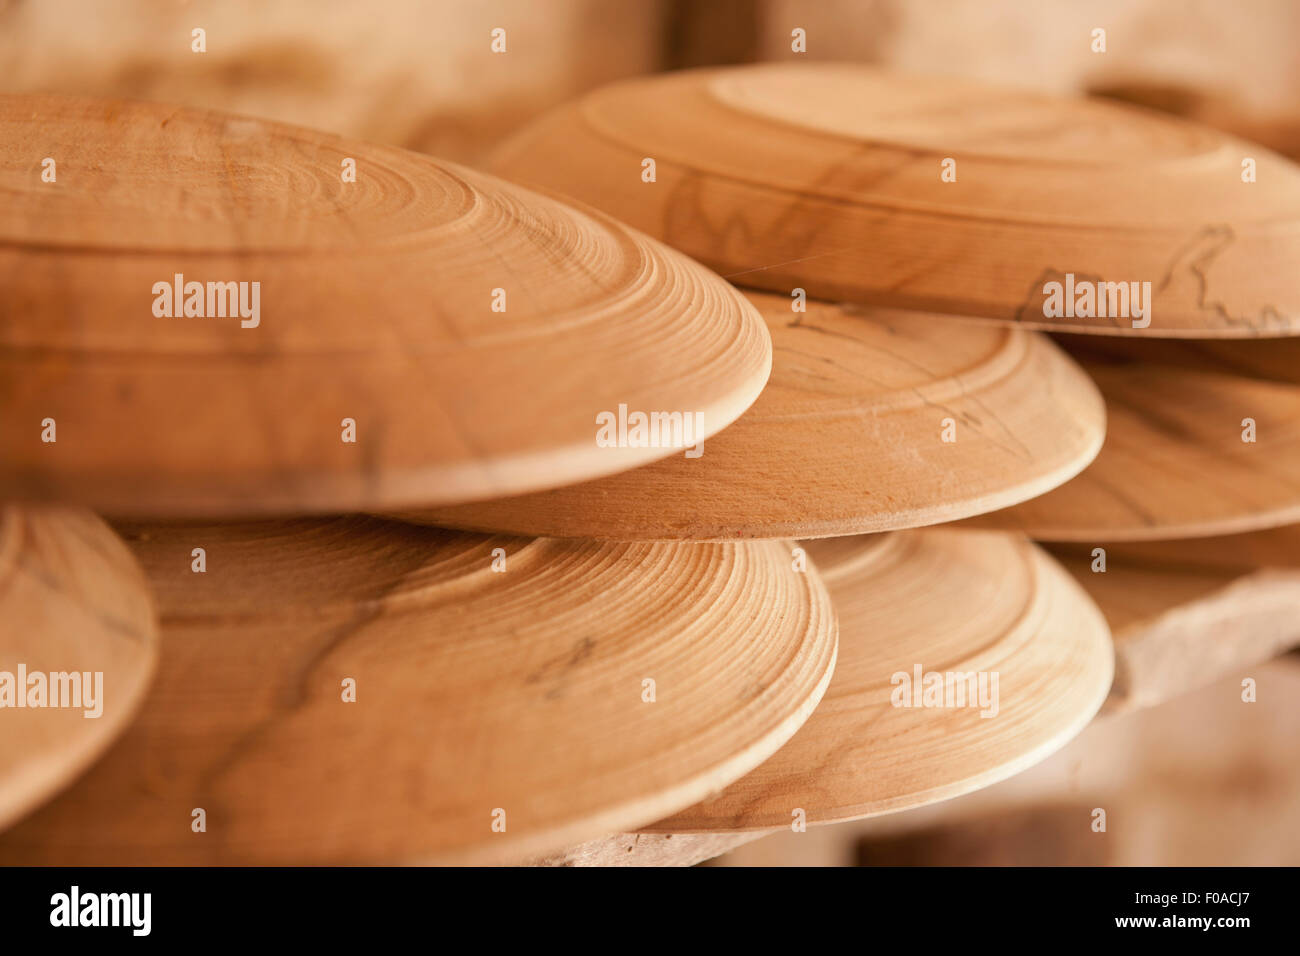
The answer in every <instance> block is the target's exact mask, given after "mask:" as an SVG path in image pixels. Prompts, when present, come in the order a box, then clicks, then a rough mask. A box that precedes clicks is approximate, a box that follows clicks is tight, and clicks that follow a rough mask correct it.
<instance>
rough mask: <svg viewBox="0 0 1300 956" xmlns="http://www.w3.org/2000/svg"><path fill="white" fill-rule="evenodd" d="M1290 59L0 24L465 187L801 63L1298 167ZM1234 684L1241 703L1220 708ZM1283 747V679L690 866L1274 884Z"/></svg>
mask: <svg viewBox="0 0 1300 956" xmlns="http://www.w3.org/2000/svg"><path fill="white" fill-rule="evenodd" d="M498 27H500V28H504V29H505V31H506V53H505V55H501V54H495V53H493V52H492V51H491V48H490V43H491V31H492V30H493V29H494V28H498ZM1098 27H1100V28H1102V29H1104V30H1105V31H1106V51H1105V52H1104V53H1095V52H1093V49H1092V45H1093V42H1092V31H1093V30H1094V29H1095V28H1098ZM196 28H200V29H202V30H204V31H205V38H204V39H205V46H206V52H204V53H202V54H198V53H195V52H193V51H192V48H191V47H192V43H193V34H192V31H193V30H194V29H196ZM795 29H802V30H803V31H805V34H806V52H805V53H795V52H793V51H792V49H791V33H792V31H793V30H795ZM1297 37H1300V3H1297V2H1296V0H1234V2H1232V3H1224V2H1221V0H1092V2H1089V3H1087V4H1084V3H1077V2H1067V0H816V2H812V0H804V2H798V0H695V2H691V0H603V2H602V0H370V2H366V3H359V2H356V0H192V2H186V0H114V2H112V3H105V2H101V0H0V90H3V91H4V92H33V91H47V92H62V93H81V94H91V95H111V96H123V97H131V98H137V99H149V100H160V101H165V102H171V103H178V104H182V105H187V106H195V107H205V108H212V109H221V110H228V111H232V112H238V113H244V114H249V115H255V116H261V117H267V118H272V119H278V120H283V121H287V122H292V123H297V124H301V125H304V126H310V127H315V128H318V129H324V130H328V131H331V132H336V133H340V134H343V135H347V136H352V137H357V138H361V139H367V140H373V141H379V142H384V143H389V144H393V145H399V146H405V147H408V148H411V149H416V150H421V151H425V152H430V153H435V154H437V155H440V156H443V157H445V158H448V159H453V160H457V161H460V162H464V163H469V164H473V163H475V162H477V161H479V160H480V159H482V158H483V157H484V156H485V155H486V154H487V152H488V151H490V150H491V149H492V148H493V147H494V146H495V145H496V144H497V143H498V142H500V141H501V140H502V139H503V138H504V137H506V136H508V135H509V134H510V133H511V132H513V131H514V130H515V129H517V128H518V127H519V126H520V125H521V124H523V123H525V122H527V121H528V120H529V119H531V118H532V117H534V116H536V115H538V114H539V113H541V112H543V111H544V110H546V109H548V108H549V107H552V106H555V105H557V104H559V103H561V102H563V101H564V100H566V99H569V98H571V97H574V96H576V95H578V94H580V93H582V92H583V91H585V90H588V89H591V88H593V87H596V86H599V85H602V84H604V83H608V82H610V81H613V80H617V79H621V78H624V77H629V76H636V75H642V74H647V73H655V72H660V71H664V70H672V69H681V68H688V67H696V66H705V65H714V64H731V63H745V62H754V61H768V60H791V59H795V58H796V57H803V58H806V59H809V60H847V61H855V62H866V63H872V64H878V65H881V66H886V67H890V68H894V69H898V70H902V71H909V72H924V73H931V74H945V75H953V76H964V77H971V78H978V79H980V80H985V81H993V82H998V83H1002V84H1008V85H1018V86H1027V87H1033V88H1036V89H1040V90H1045V91H1052V92H1058V93H1093V94H1097V95H1104V96H1110V97H1116V98H1120V99H1125V100H1129V101H1132V102H1137V103H1141V104H1145V105H1148V106H1152V107H1155V108H1158V109H1162V110H1166V111H1169V112H1173V113H1177V114H1180V115H1183V116H1187V117H1190V118H1193V119H1196V120H1199V121H1201V122H1205V123H1209V124H1211V125H1215V126H1219V127H1221V128H1224V129H1228V130H1230V131H1232V132H1235V133H1237V134H1239V135H1242V136H1245V137H1247V138H1249V139H1254V140H1257V141H1259V142H1262V143H1263V144H1264V145H1266V146H1269V147H1271V148H1273V149H1275V150H1277V151H1278V152H1281V153H1283V154H1286V155H1290V156H1292V157H1295V158H1300V97H1297V95H1296V94H1297V92H1300V44H1297V42H1296V40H1297ZM1243 677H1252V678H1254V679H1256V681H1257V683H1258V686H1259V689H1260V690H1259V694H1260V696H1259V700H1258V702H1256V703H1254V704H1250V705H1243V704H1242V702H1241V698H1240V694H1241V679H1242V678H1243ZM1298 740H1300V657H1297V656H1295V655H1291V656H1289V657H1286V658H1283V659H1281V660H1279V661H1275V662H1273V663H1271V664H1268V665H1265V666H1262V667H1259V668H1256V669H1254V671H1252V672H1251V673H1250V674H1243V675H1239V676H1237V677H1234V678H1232V679H1231V680H1226V681H1224V682H1222V683H1220V684H1216V685H1214V686H1212V687H1209V688H1205V689H1203V690H1199V691H1196V692H1194V693H1191V694H1188V695H1185V696H1183V697H1182V698H1179V699H1176V700H1173V701H1170V702H1169V703H1166V704H1163V705H1161V706H1159V707H1156V708H1152V709H1150V710H1145V711H1138V712H1136V713H1131V714H1123V715H1114V716H1105V717H1102V718H1099V719H1098V720H1097V721H1096V722H1095V723H1094V724H1093V725H1092V726H1090V727H1089V728H1088V729H1087V730H1086V731H1085V732H1084V733H1083V734H1082V735H1081V736H1080V737H1079V738H1078V739H1077V740H1075V741H1074V742H1072V743H1071V744H1070V745H1069V746H1067V747H1066V748H1065V749H1064V750H1063V751H1061V752H1060V753H1058V754H1056V755H1055V756H1054V757H1052V758H1050V759H1049V760H1047V761H1046V762H1044V763H1043V764H1041V765H1039V766H1038V767H1035V768H1033V769H1031V770H1030V771H1028V772H1026V773H1024V774H1021V775H1020V776H1018V777H1015V778H1013V779H1011V780H1009V781H1006V782H1004V783H1002V784H999V785H996V786H994V787H991V788H989V789H987V790H985V791H982V792H979V793H975V794H971V795H970V796H967V797H963V798H960V799H957V800H953V801H949V802H947V803H943V804H939V805H936V806H933V807H929V808H925V809H922V810H917V811H912V812H909V813H903V814H897V815H893V816H889V817H883V818H880V819H877V820H870V821H863V822H861V823H855V824H846V825H841V826H835V827H822V828H816V827H814V828H811V829H809V830H808V832H806V833H779V834H776V835H773V836H769V837H766V838H764V839H762V840H759V841H757V842H754V843H751V844H749V845H747V846H744V847H741V848H740V849H738V850H735V851H733V852H732V853H730V854H728V855H727V856H726V857H724V858H722V859H721V860H719V861H716V862H715V863H714V864H713V865H728V864H736V865H740V864H766V865H782V864H847V865H854V864H860V865H872V864H926V863H951V864H1011V863H1037V864H1058V863H1095V864H1103V863H1111V864H1206V865H1228V864H1291V865H1295V864H1298V863H1300V799H1298V798H1297V795H1300V766H1298V765H1297V761H1296V760H1295V756H1296V749H1297V741H1298ZM1097 808H1102V809H1105V810H1106V812H1107V829H1106V831H1105V832H1104V833H1101V832H1097V831H1095V830H1094V828H1093V826H1092V824H1093V820H1094V819H1095V817H1094V811H1095V810H1096V809H1097Z"/></svg>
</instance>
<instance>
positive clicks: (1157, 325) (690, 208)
mask: <svg viewBox="0 0 1300 956" xmlns="http://www.w3.org/2000/svg"><path fill="white" fill-rule="evenodd" d="M1247 157H1249V158H1252V159H1254V160H1255V163H1256V172H1255V178H1256V181H1255V182H1253V183H1245V182H1243V181H1242V174H1243V168H1242V162H1243V159H1245V158H1247ZM648 159H649V160H654V163H655V166H654V173H655V181H654V182H652V183H651V182H645V181H643V168H645V167H644V166H643V164H644V162H645V160H648ZM947 159H951V160H954V161H955V164H956V165H955V167H954V169H955V174H956V180H955V181H954V182H944V181H943V179H942V178H941V176H942V173H943V165H942V164H943V163H944V161H945V160H947ZM492 167H493V169H494V171H496V172H498V173H500V174H502V175H505V176H507V177H509V178H512V179H517V180H519V181H521V182H525V183H538V184H543V185H546V186H549V187H552V188H554V189H557V190H559V191H560V192H563V193H566V194H568V195H571V196H574V197H577V198H580V199H583V200H585V201H587V202H590V203H592V204H593V205H595V206H598V207H599V208H601V209H604V210H605V211H606V212H609V213H611V214H613V215H615V216H617V217H619V218H620V219H622V220H624V221H626V222H628V223H630V224H631V225H633V226H636V227H637V228H640V229H643V230H645V231H647V232H649V233H650V234H651V235H654V236H656V237H658V238H660V239H663V240H664V241H666V242H667V243H668V244H669V245H672V246H673V247H675V248H678V249H681V250H682V251H683V252H685V253H687V254H688V255H692V256H695V257H696V258H698V259H700V260H701V261H702V262H705V263H707V264H708V265H711V266H713V267H714V268H716V269H717V270H718V271H719V272H721V273H722V274H723V275H724V276H725V277H726V278H728V279H731V280H732V281H734V282H737V283H740V284H742V285H753V286H757V287H759V288H764V289H772V290H778V291H782V292H786V293H789V291H790V290H791V289H792V288H794V287H796V286H798V287H802V288H804V289H806V290H807V292H808V294H809V295H812V296H817V297H819V298H824V299H831V300H846V301H853V302H861V303H866V304H869V305H883V306H891V307H897V308H908V309H917V310H922V311H931V312H944V313H949V314H952V315H961V316H975V317H983V318H990V319H999V320H1002V321H1009V322H1022V323H1025V324H1028V325H1032V326H1037V327H1043V328H1057V329H1065V328H1075V329H1079V330H1086V331H1092V332H1106V333H1115V334H1134V333H1140V334H1143V335H1156V336H1160V335H1165V336H1169V335H1173V336H1229V337H1231V336H1251V335H1281V334H1289V333H1293V332H1295V331H1300V320H1298V317H1300V271H1297V270H1296V269H1295V268H1294V267H1293V264H1294V262H1295V260H1296V258H1297V254H1298V253H1300V228H1298V227H1300V170H1297V168H1296V167H1295V166H1293V165H1292V164H1291V163H1290V162H1288V161H1287V160H1285V159H1283V158H1282V157H1280V156H1277V155H1275V154H1274V153H1271V152H1270V151H1268V150H1267V149H1265V148H1264V147H1262V146H1258V145H1255V144H1251V143H1247V142H1245V141H1242V140H1237V139H1234V138H1232V137H1231V136H1228V135H1227V134H1224V133H1221V132H1218V131H1216V130H1212V129H1209V128H1208V127H1202V126H1197V125H1194V124H1191V123H1188V122H1185V121H1183V120H1178V119H1174V118H1172V117H1167V116H1163V115H1160V114H1157V113H1154V112H1149V111H1146V110H1142V109H1138V108H1134V107H1129V106H1123V105H1119V104H1115V103H1110V102H1105V101H1099V100H1085V99H1060V98H1054V97H1049V96H1043V95H1039V94H1036V93H1033V92H1027V91H1023V90H1007V89H999V88H994V87H985V86H981V85H979V84H977V83H972V82H969V81H966V80H962V79H956V78H952V77H936V78H925V77H916V76H906V75H899V74H890V73H884V72H879V71H876V70H873V69H871V68H869V67H865V66H858V65H848V64H813V63H810V64H762V65H755V66H744V67H732V68H727V69H712V70H701V71H693V72H686V73H677V74H668V75H663V76H657V77H650V78H645V79H636V80H630V81H627V82H624V83H619V84H615V85H613V86H609V87H605V88H603V89H600V90H597V91H596V92H594V93H591V94H588V95H587V96H586V97H584V98H583V99H581V100H579V101H577V102H575V103H573V104H571V105H568V106H566V107H563V108H561V109H559V110H557V111H555V112H553V113H551V114H549V115H548V116H546V117H543V118H542V119H541V120H539V121H537V122H536V123H535V124H533V125H531V126H530V127H528V128H526V129H525V130H524V131H523V132H521V133H519V134H518V135H517V136H516V137H515V138H513V139H512V140H510V141H508V142H507V143H506V144H505V145H504V146H503V147H502V148H501V149H500V150H499V152H498V153H497V154H496V156H495V157H494V159H493V163H492ZM1067 275H1072V276H1074V277H1075V278H1074V279H1073V280H1070V281H1071V282H1072V283H1073V286H1072V288H1074V290H1075V292H1076V296H1077V295H1078V294H1080V290H1081V288H1082V285H1081V283H1082V282H1085V281H1086V282H1090V283H1095V282H1138V283H1143V282H1149V283H1151V293H1152V300H1151V305H1152V308H1151V310H1150V312H1149V315H1148V318H1149V320H1150V323H1149V325H1148V326H1147V327H1146V328H1145V329H1140V330H1139V329H1134V327H1133V321H1134V319H1135V318H1137V320H1138V321H1139V322H1142V321H1145V320H1144V319H1142V318H1139V317H1137V316H1135V315H1132V314H1131V313H1132V311H1133V310H1132V308H1131V306H1130V309H1129V313H1130V314H1128V315H1123V316H1107V317H1096V318H1093V317H1080V318H1072V317H1065V316H1056V317H1048V316H1047V315H1045V313H1044V304H1045V302H1046V299H1047V295H1046V294H1045V289H1044V286H1045V285H1046V284H1047V283H1049V282H1054V281H1056V282H1060V283H1062V289H1061V290H1060V291H1061V294H1062V298H1063V299H1064V297H1065V290H1064V284H1065V283H1066V281H1067V280H1066V278H1065V277H1066V276H1067ZM1138 289H1139V291H1141V290H1142V286H1141V285H1140V284H1139V286H1138ZM1117 304H1118V303H1117ZM1062 305H1063V302H1062ZM1061 311H1062V312H1064V311H1065V310H1064V308H1062V310H1061ZM1094 311H1095V310H1094ZM1108 311H1109V310H1108ZM1114 311H1116V312H1119V311H1121V310H1120V309H1118V308H1117V309H1115V310H1114ZM1071 315H1073V311H1071Z"/></svg>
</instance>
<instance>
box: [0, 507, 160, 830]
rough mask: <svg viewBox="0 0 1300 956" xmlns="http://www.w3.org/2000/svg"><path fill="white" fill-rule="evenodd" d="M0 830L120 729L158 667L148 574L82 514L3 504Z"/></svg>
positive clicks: (0, 553) (87, 514)
mask: <svg viewBox="0 0 1300 956" xmlns="http://www.w3.org/2000/svg"><path fill="white" fill-rule="evenodd" d="M0 622H2V623H0V828H3V827H5V826H8V825H9V824H10V823H12V822H14V821H15V820H17V819H18V818H19V817H20V816H22V815H23V814H24V813H26V812H27V811H28V810H30V809H32V808H33V807H35V806H37V805H38V804H40V803H41V802H42V801H44V800H46V799H48V798H49V797H50V796H52V795H53V794H54V793H55V792H57V791H58V790H60V789H61V788H63V787H64V786H66V785H67V784H69V783H70V782H71V781H72V780H73V779H75V778H76V777H77V775H78V774H80V773H81V772H82V771H83V770H85V769H86V767H88V766H89V765H90V764H91V762H92V761H93V760H94V759H95V758H96V757H98V756H99V755H100V754H101V753H102V752H103V751H104V750H105V749H107V748H108V746H109V744H110V743H112V741H113V739H114V738H115V737H117V735H118V734H119V733H121V732H122V730H123V729H124V728H125V727H126V725H127V724H128V722H129V721H130V719H131V717H132V716H133V715H134V714H135V712H136V710H137V708H138V707H139V704H140V701H141V700H142V699H143V697H144V694H145V690H146V688H147V687H148V684H149V679H150V677H151V676H152V674H153V670H154V665H155V662H156V660H157V653H158V652H157V644H158V632H157V624H156V621H155V617H154V609H153V602H152V600H151V599H150V597H149V592H148V590H147V587H146V585H145V581H144V575H143V574H141V573H140V569H139V567H138V566H137V565H136V563H135V560H134V559H133V558H132V557H131V553H130V552H129V551H128V550H127V549H126V546H125V545H123V544H122V542H121V541H120V540H119V539H118V538H117V536H116V535H114V534H113V532H112V531H110V530H109V528H108V526H107V525H105V524H104V522H102V521H101V520H99V519H98V518H96V517H95V516H94V515H93V514H91V513H90V512H88V511H80V510H74V509H50V508H32V509H25V508H17V507H14V506H12V505H8V506H3V507H0Z"/></svg>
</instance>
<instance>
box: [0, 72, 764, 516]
mask: <svg viewBox="0 0 1300 956" xmlns="http://www.w3.org/2000/svg"><path fill="white" fill-rule="evenodd" d="M42 157H50V158H52V159H54V160H55V161H56V166H55V167H54V169H55V175H56V177H57V180H56V182H52V183H51V182H43V181H42V176H41V174H42ZM348 159H353V160H355V162H356V182H354V183H345V182H343V181H342V180H341V177H342V175H343V172H344V166H343V164H344V162H345V161H346V160H348ZM0 189H3V190H4V195H5V202H4V203H3V205H0V286H2V287H3V288H4V290H5V294H4V297H3V302H2V303H0V320H2V321H0V383H2V384H0V396H2V397H3V401H4V406H5V412H6V414H5V416H4V419H3V421H0V459H3V461H4V466H3V468H0V494H4V495H9V496H12V497H17V498H26V499H54V498H59V499H70V500H75V501H80V502H85V503H89V504H92V505H95V506H97V507H98V508H100V509H101V510H105V511H108V512H111V513H116V514H124V515H137V516H159V515H175V516H202V515H229V514H260V513H267V512H272V511H275V512H289V511H318V510H348V509H363V510H364V509H367V508H386V507H395V506H411V505H417V504H422V505H433V504H446V503H449V502H458V501H466V500H473V499H475V498H484V497H494V496H500V495H503V494H517V493H522V492H525V491H535V490H538V489H541V488H547V487H553V486H557V485H562V484H565V483H568V482H573V481H580V480H585V479H588V478H593V477H597V476H599V475H604V474H610V473H613V472H616V471H619V470H622V469H625V468H630V467H633V466H635V465H640V464H644V463H646V462H649V461H653V460H655V459H656V458H660V457H663V456H665V455H668V454H672V453H673V449H670V448H642V447H599V446H598V444H597V427H596V419H597V416H598V415H600V414H601V413H602V412H610V413H617V411H618V408H619V405H620V404H625V405H626V406H627V407H628V408H629V409H630V410H632V411H645V412H650V411H660V410H664V411H678V412H683V413H684V412H692V413H694V412H698V413H699V416H700V417H699V419H698V421H699V425H700V432H701V434H704V435H710V434H713V433H714V432H716V431H718V430H719V429H721V428H722V427H724V426H725V425H727V424H728V423H729V422H730V421H732V420H733V419H734V418H736V417H737V416H738V415H739V414H740V413H741V412H742V411H744V409H745V408H747V407H748V406H749V404H750V403H751V402H752V401H753V400H754V398H755V397H756V396H757V395H758V393H759V391H760V390H761V389H762V386H763V384H764V382H765V381H766V379H767V374H768V370H769V368H770V361H771V352H770V349H771V346H770V343H769V342H768V339H767V335H766V332H765V330H764V327H763V324H762V322H761V321H760V320H759V317H758V315H757V314H756V313H755V312H754V310H753V308H752V307H751V306H750V305H749V304H748V303H747V302H745V301H744V299H743V298H742V297H741V296H740V295H739V294H738V293H736V292H735V291H734V290H733V289H732V288H731V287H730V286H728V285H727V284H726V283H724V282H721V281H720V280H718V278H717V277H716V276H714V275H712V274H710V273H709V272H707V271H706V270H705V269H703V268H701V267H700V266H698V265H697V264H695V263H693V262H691V261H690V260H688V259H686V258H685V257H684V256H681V255H679V254H677V253H675V252H672V251H671V250H668V249H666V248H665V247H663V246H661V245H659V244H657V243H655V242H653V241H651V240H649V239H647V238H646V237H644V236H642V235H640V234H638V233H635V232H633V231H631V230H628V229H626V228H625V227H623V226H622V225H620V224H618V223H616V222H614V221H613V220H611V219H609V218H607V217H605V216H603V215H601V214H599V213H595V212H591V211H579V210H577V209H574V208H571V207H568V206H565V205H562V204H560V203H558V202H556V201H553V200H551V199H547V198H543V197H541V196H539V195H536V194H532V193H529V192H526V191H524V190H522V189H519V188H517V187H514V186H510V185H508V184H505V183H502V182H500V181H498V180H495V179H493V178H492V177H489V176H485V175H483V174H481V173H477V172H472V171H470V170H468V169H462V168H460V167H458V166H454V165H451V164H448V163H443V162H439V161H437V160H434V159H431V158H429V157H426V156H421V155H418V154H415V153H409V152H406V151H404V150H399V149H391V148H387V147H381V146H369V145H365V144H361V143H354V142H349V141H346V140H342V139H339V138H336V137H334V136H330V135H327V134H324V133H316V132H311V131H308V130H302V129H297V128H294V127H289V126H282V125H279V124H275V123H269V122H262V121H259V120H252V119H243V118H240V117H235V116H229V115H225V114H220V113H207V112H201V111H195V110H188V109H181V108H171V107H164V106H156V105H150V104H141V103H130V102H122V101H117V100H94V99H70V98H62V97H47V96H21V97H18V96H9V97H0ZM176 275H181V276H183V277H184V282H186V283H188V282H195V283H202V284H203V288H202V292H203V296H202V302H201V303H200V302H199V301H198V297H197V296H196V297H195V298H194V299H193V300H192V301H190V302H189V305H192V306H194V307H195V309H196V310H197V308H198V306H199V305H200V304H201V305H202V311H205V312H206V311H208V309H209V305H208V286H207V283H213V284H214V286H213V290H212V291H213V296H212V303H211V311H212V312H218V311H221V309H222V308H225V310H226V311H230V309H229V305H230V303H229V301H228V300H227V299H225V298H224V295H225V293H226V292H227V291H239V290H240V289H241V288H242V290H243V292H244V293H246V294H247V300H246V304H247V305H248V309H247V312H248V313H249V315H250V316H251V315H252V313H253V312H254V310H253V308H252V298H253V290H254V286H253V285H252V283H254V282H256V283H259V285H258V286H257V287H256V288H257V290H258V292H257V295H258V309H257V310H256V311H257V315H256V325H255V326H253V325H252V323H253V321H254V319H253V318H248V319H244V318H242V317H239V316H236V317H227V318H220V317H216V318H212V317H198V316H189V317H185V316H181V317H171V318H167V317H162V316H159V315H155V309H157V310H158V311H166V308H165V307H166V306H168V305H169V304H170V303H169V302H168V301H167V300H168V299H170V298H174V297H175V296H174V294H172V293H169V292H168V291H167V290H168V289H170V288H173V287H174V283H175V279H174V277H175V276H176ZM226 282H234V283H239V282H243V283H247V285H245V286H243V287H240V286H231V287H229V289H227V288H226V287H224V286H222V287H220V288H217V285H218V284H220V283H226ZM182 288H183V287H182ZM495 290H501V296H504V298H502V297H501V296H498V295H497V292H496V291H495ZM191 291H194V290H191ZM180 298H181V299H182V300H186V299H187V295H186V294H182V296H181V297H180ZM494 304H495V305H499V306H503V307H504V309H505V311H503V312H498V311H493V306H494ZM180 305H181V306H185V305H186V301H181V303H180ZM241 315H242V314H241ZM246 324H247V325H248V326H249V327H245V325H246ZM47 419H53V420H54V422H55V428H56V430H55V432H54V436H55V437H56V438H57V441H56V442H55V443H48V442H46V441H43V440H42V438H43V437H44V436H45V429H46V425H45V424H43V423H44V422H45V421H46V420H47ZM345 419H350V420H351V421H352V422H354V423H355V435H354V437H355V441H352V442H349V441H345V440H344V439H345V438H347V437H349V436H348V435H347V434H346V428H347V425H346V423H345V422H344V420H345Z"/></svg>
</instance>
